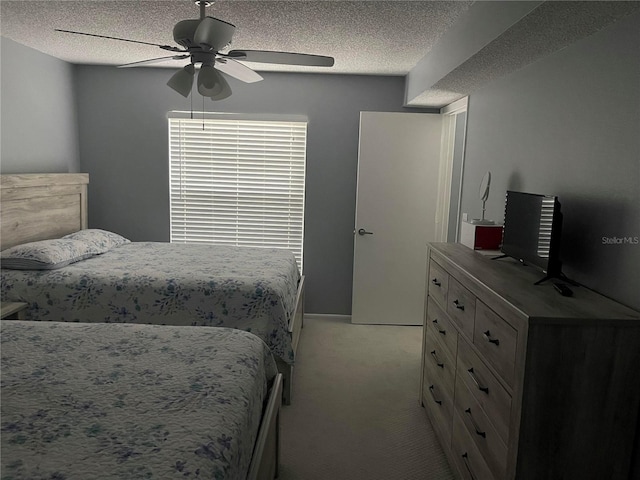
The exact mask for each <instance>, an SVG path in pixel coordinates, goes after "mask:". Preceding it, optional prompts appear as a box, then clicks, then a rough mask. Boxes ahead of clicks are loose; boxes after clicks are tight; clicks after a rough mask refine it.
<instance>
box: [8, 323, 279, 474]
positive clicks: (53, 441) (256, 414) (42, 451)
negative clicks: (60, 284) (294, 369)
mask: <svg viewBox="0 0 640 480" xmlns="http://www.w3.org/2000/svg"><path fill="white" fill-rule="evenodd" d="M1 333H2V337H1V346H2V377H1V378H2V383H1V389H2V403H1V406H0V408H1V412H2V421H1V432H2V435H1V440H0V442H1V446H2V452H1V453H2V455H1V460H0V462H1V465H2V475H3V478H11V479H13V480H20V479H27V478H28V479H34V478H42V479H44V478H47V479H53V478H58V479H63V478H64V479H67V480H72V479H83V480H90V479H109V478H114V479H116V478H117V479H121V478H130V479H136V478H140V479H142V478H145V479H154V478H158V479H164V478H176V477H178V476H180V477H188V478H219V479H228V480H233V479H245V478H246V479H250V480H254V479H271V478H274V477H275V476H276V475H277V465H278V414H279V406H280V403H281V387H282V382H281V379H282V376H281V374H279V373H278V371H277V366H276V364H275V361H274V359H273V356H272V354H271V352H270V350H269V348H268V347H267V346H266V345H265V344H264V342H263V341H262V340H260V339H259V338H258V337H256V336H255V335H253V334H250V333H248V332H244V331H242V330H237V329H228V328H208V329H202V328H199V327H176V326H162V325H137V324H118V325H109V324H104V323H69V322H33V321H18V320H3V321H2V323H1Z"/></svg>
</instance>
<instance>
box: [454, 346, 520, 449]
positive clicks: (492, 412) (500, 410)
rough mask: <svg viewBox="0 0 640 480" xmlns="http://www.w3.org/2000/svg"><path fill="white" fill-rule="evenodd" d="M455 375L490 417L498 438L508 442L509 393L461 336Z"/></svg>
mask: <svg viewBox="0 0 640 480" xmlns="http://www.w3.org/2000/svg"><path fill="white" fill-rule="evenodd" d="M456 375H457V376H458V377H459V378H460V379H461V381H463V382H464V384H465V385H466V386H467V388H468V389H469V391H470V392H471V394H472V395H473V397H474V398H475V399H476V401H477V402H478V404H479V405H480V407H481V408H482V409H483V410H484V412H485V413H486V415H487V417H489V418H490V419H491V423H492V424H493V426H494V427H495V429H496V431H497V432H498V435H500V438H502V440H503V441H504V442H505V444H506V443H508V440H509V418H510V416H511V395H509V393H508V392H507V391H506V390H505V389H504V388H503V387H502V385H500V383H499V381H498V379H497V378H496V377H494V376H493V374H492V373H491V371H490V370H489V368H488V367H487V366H486V365H485V364H484V363H483V362H482V360H480V358H479V357H478V356H477V355H476V354H475V353H474V352H473V351H472V350H471V347H470V346H469V345H468V344H467V342H466V341H465V340H464V339H462V338H461V339H460V340H459V342H458V360H457V373H456Z"/></svg>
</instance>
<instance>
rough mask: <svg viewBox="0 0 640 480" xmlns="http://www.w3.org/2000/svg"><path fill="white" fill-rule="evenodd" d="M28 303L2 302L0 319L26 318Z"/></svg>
mask: <svg viewBox="0 0 640 480" xmlns="http://www.w3.org/2000/svg"><path fill="white" fill-rule="evenodd" d="M26 309H27V304H26V303H21V302H2V303H1V304H0V319H2V320H5V319H7V320H26V318H27V317H26Z"/></svg>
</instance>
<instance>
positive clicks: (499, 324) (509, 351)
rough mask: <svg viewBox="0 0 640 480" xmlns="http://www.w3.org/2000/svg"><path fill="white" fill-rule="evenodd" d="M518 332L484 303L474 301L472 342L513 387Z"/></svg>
mask: <svg viewBox="0 0 640 480" xmlns="http://www.w3.org/2000/svg"><path fill="white" fill-rule="evenodd" d="M517 339H518V332H517V331H516V330H515V329H514V328H513V327H512V326H511V325H509V324H508V323H507V322H505V321H504V320H503V319H502V318H501V317H500V316H498V314H496V313H495V312H494V311H493V310H491V309H490V308H489V307H487V306H486V305H485V304H484V303H482V302H480V301H478V302H477V303H476V321H475V328H474V332H473V344H474V345H475V346H476V348H477V349H478V350H480V353H482V355H483V356H484V358H485V359H486V360H487V362H488V363H489V364H490V365H491V366H492V367H493V368H495V369H496V371H497V372H498V373H499V374H500V376H501V377H502V378H503V379H504V380H505V381H506V382H507V383H508V384H509V386H511V387H513V379H514V373H515V364H516V345H517Z"/></svg>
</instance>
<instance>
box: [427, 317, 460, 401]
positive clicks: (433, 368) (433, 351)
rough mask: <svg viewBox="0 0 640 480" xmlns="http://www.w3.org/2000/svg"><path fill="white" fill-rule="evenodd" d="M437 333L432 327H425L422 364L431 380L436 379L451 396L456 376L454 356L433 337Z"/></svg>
mask: <svg viewBox="0 0 640 480" xmlns="http://www.w3.org/2000/svg"><path fill="white" fill-rule="evenodd" d="M435 335H438V333H436V332H435V330H434V329H433V328H430V329H427V334H426V336H425V350H424V366H425V369H426V370H427V371H428V373H427V376H428V377H429V378H430V379H432V381H436V380H438V381H439V382H441V383H442V388H444V389H445V390H446V393H447V395H449V396H450V397H451V398H453V386H454V384H455V378H456V357H455V356H452V355H451V354H450V353H449V352H448V350H447V349H446V347H445V346H444V345H443V344H442V343H441V342H440V340H439V339H438V338H436V337H435Z"/></svg>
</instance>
